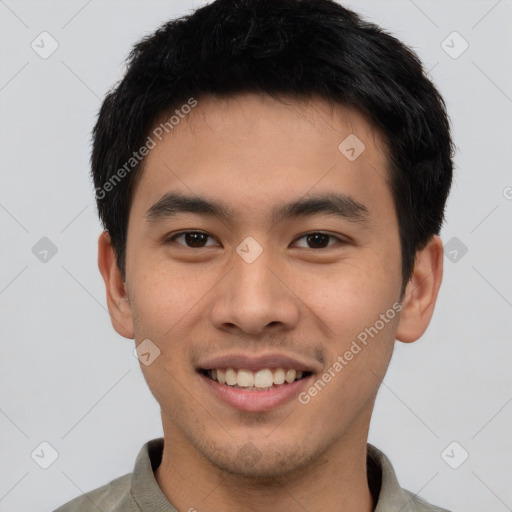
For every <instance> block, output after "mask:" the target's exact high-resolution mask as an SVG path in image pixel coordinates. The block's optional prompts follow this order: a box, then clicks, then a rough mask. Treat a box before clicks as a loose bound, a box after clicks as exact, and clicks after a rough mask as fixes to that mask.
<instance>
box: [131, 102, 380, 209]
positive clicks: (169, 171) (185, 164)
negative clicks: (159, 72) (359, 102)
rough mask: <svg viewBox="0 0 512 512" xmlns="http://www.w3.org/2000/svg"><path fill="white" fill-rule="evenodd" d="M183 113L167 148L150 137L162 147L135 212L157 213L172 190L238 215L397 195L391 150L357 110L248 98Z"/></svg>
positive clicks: (151, 160) (150, 161) (140, 187)
mask: <svg viewBox="0 0 512 512" xmlns="http://www.w3.org/2000/svg"><path fill="white" fill-rule="evenodd" d="M178 110H179V108H178ZM184 112H186V113H184ZM178 113H180V114H181V115H180V116H177V115H176V116H174V118H173V123H172V124H170V123H169V124H168V125H166V126H167V128H168V129H167V131H168V133H167V131H164V133H163V136H160V138H161V140H159V137H156V136H155V135H154V134H155V130H153V132H152V134H150V136H152V137H153V139H154V141H155V145H154V147H153V149H151V150H150V152H149V154H148V156H147V157H146V160H145V162H144V166H143V169H142V176H141V177H140V180H139V182H138V184H137V188H136V190H135V193H134V204H133V205H132V209H140V210H142V209H144V208H145V209H147V208H150V206H151V204H153V203H154V202H156V201H157V200H158V199H159V198H160V197H161V196H162V195H163V194H165V193H166V192H168V191H171V190H179V191H182V192H186V193H187V194H188V195H191V194H192V195H196V196H197V195H201V196H203V197H204V196H210V197H217V198H218V199H222V200H224V202H226V201H228V202H230V204H231V205H232V207H233V211H237V208H239V209H245V210H247V209H252V210H257V209H258V208H259V207H261V208H262V209H265V208H266V207H267V206H268V205H269V204H270V203H272V202H274V203H275V204H277V201H278V200H282V199H283V198H284V196H286V195H289V196H290V199H291V198H297V197H300V196H304V195H307V194H308V193H310V192H313V191H314V192H319V191H320V192H323V193H325V192H342V193H350V194H354V193H355V194H356V195H357V194H360V195H361V199H363V196H365V195H366V199H367V200H371V199H372V196H373V197H374V198H377V196H379V194H380V195H382V192H383V191H382V187H385V188H386V189H389V187H388V185H387V176H388V172H387V170H386V169H387V157H386V147H385V144H384V142H383V140H382V138H381V136H380V134H379V132H378V130H377V129H375V127H373V126H372V125H371V124H370V123H369V122H368V120H367V119H366V118H365V117H364V116H363V115H362V114H360V113H359V112H358V111H357V110H355V109H353V108H350V107H346V106H342V105H338V104H334V105H332V104H330V103H329V102H327V101H325V100H323V99H319V98H311V99H307V100H305V99H301V100H297V99H294V98H287V97H284V98H279V99H275V98H271V97H269V96H265V95H256V94H240V95H237V96H234V97H230V98H218V97H201V98H198V99H197V105H196V106H195V107H194V108H193V109H184V111H181V112H178ZM167 119H169V117H167ZM165 121H166V120H165V118H162V120H161V121H159V122H158V123H157V125H156V127H155V128H158V126H160V127H162V126H165ZM171 126H172V128H171ZM160 132H162V129H161V128H160V131H158V132H156V133H157V134H160ZM388 192H389V191H388ZM267 210H268V208H267Z"/></svg>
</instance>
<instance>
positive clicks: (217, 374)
mask: <svg viewBox="0 0 512 512" xmlns="http://www.w3.org/2000/svg"><path fill="white" fill-rule="evenodd" d="M209 374H210V376H211V378H212V379H213V380H217V381H219V382H220V383H221V384H227V385H228V386H240V387H243V388H252V387H255V388H259V389H265V388H271V387H272V386H273V385H279V384H284V382H285V381H286V382H288V383H290V382H293V381H294V380H297V379H301V378H302V375H303V373H302V372H301V371H297V370H294V369H290V370H286V369H284V368H272V369H270V368H265V369H262V370H258V371H257V372H253V371H252V370H246V369H243V368H240V369H234V368H226V369H224V368H215V369H213V370H210V371H209Z"/></svg>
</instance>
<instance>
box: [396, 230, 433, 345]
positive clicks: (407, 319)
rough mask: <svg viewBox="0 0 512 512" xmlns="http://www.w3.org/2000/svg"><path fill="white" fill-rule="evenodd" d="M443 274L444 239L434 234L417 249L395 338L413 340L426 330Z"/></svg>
mask: <svg viewBox="0 0 512 512" xmlns="http://www.w3.org/2000/svg"><path fill="white" fill-rule="evenodd" d="M442 278H443V242H442V240H441V239H440V238H439V236H437V235H434V236H433V237H432V238H431V240H430V241H429V242H428V244H427V245H426V247H425V248H424V249H422V250H420V251H418V252H417V253H416V262H415V265H414V271H413V274H412V276H411V279H410V281H409V283H408V284H407V288H406V290H405V295H404V299H403V301H402V312H401V314H400V321H399V323H398V329H397V333H396V339H397V340H399V341H402V342H404V343H410V342H413V341H416V340H417V339H418V338H420V337H421V335H422V334H423V333H424V332H425V331H426V329H427V327H428V324H429V323H430V320H431V318H432V314H433V313H434V307H435V304H436V300H437V295H438V292H439V287H440V286H441V281H442Z"/></svg>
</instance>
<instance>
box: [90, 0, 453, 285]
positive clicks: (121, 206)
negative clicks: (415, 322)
mask: <svg viewBox="0 0 512 512" xmlns="http://www.w3.org/2000/svg"><path fill="white" fill-rule="evenodd" d="M244 92H253V93H257V94H266V95H269V96H272V97H275V98H278V97H290V98H297V99H300V98H302V99H306V98H315V97H318V98H322V99H326V100H328V101H329V102H331V103H334V104H342V105H347V106H351V107H354V108H356V109H357V110H358V111H359V112H361V113H362V114H363V115H364V116H365V117H366V118H367V119H368V120H369V121H370V122H371V123H372V124H373V126H375V127H376V128H377V129H378V130H379V132H380V133H381V135H382V136H383V139H384V141H385V143H386V148H387V153H388V154H387V157H388V161H389V186H390V190H391V192H392V195H393V200H394V203H395V208H396V213H397V217H398V223H399V235H400V243H401V253H402V275H403V289H402V293H403V291H404V289H405V285H406V284H407V282H408V280H409V279H410V276H411V273H412V271H413V269H414V263H415V255H416V251H417V250H420V249H422V248H424V247H425V246H426V244H427V243H428V241H429V240H430V239H431V238H432V236H433V235H434V234H438V233H439V231H440V229H441V225H442V223H443V218H444V209H445V204H446V200H447V197H448V193H449V190H450V186H451V182H452V167H453V163H452V157H453V149H454V146H453V143H452V140H451V136H450V124H449V119H448V116H447V113H446V107H445V103H444V101H443V99H442V97H441V95H440V94H439V92H438V91H437V89H436V87H435V86H434V84H433V83H432V82H431V81H430V80H429V78H428V77H427V74H426V72H425V71H424V69H423V67H422V64H421V62H420V60H419V58H418V57H417V55H416V54H415V53H414V52H413V51H412V50H410V49H409V48H408V47H407V46H405V45H404V44H403V43H401V42H400V41H399V40H397V39H396V38H395V37H393V36H392V35H390V34H389V33H387V32H385V31H384V30H383V29H381V28H380V27H378V26H377V25H375V24H373V23H369V22H367V21H365V20H363V19H362V18H361V17H360V16H358V15H357V14H356V13H354V12H352V11H350V10H348V9H346V8H344V7H342V6H341V5H340V4H338V3H336V2H335V1H333V0H216V1H214V2H212V3H210V4H207V5H205V6H203V7H201V8H199V9H197V10H195V11H194V12H192V13H191V14H190V15H187V16H183V17H181V18H178V19H175V20H171V21H169V22H167V23H165V24H164V25H162V26H161V27H160V28H159V29H158V30H157V31H156V32H155V33H154V34H151V35H149V36H147V37H145V38H143V39H142V40H141V41H139V42H138V43H137V44H136V45H135V46H134V47H133V49H132V51H131V52H130V55H129V57H128V59H127V71H126V74H125V75H124V77H123V79H122V80H121V81H120V82H119V83H118V84H117V85H116V86H115V87H114V88H113V89H112V90H111V91H109V93H108V94H107V96H106V98H105V100H104V102H103V104H102V106H101V109H100V112H99V115H98V120H97V123H96V125H95V127H94V130H93V149H92V156H91V165H92V176H93V180H94V185H95V187H96V199H97V205H98V211H99V216H100V219H101V221H102V223H103V226H104V228H105V229H106V230H107V231H108V232H109V233H110V236H111V240H112V245H113V248H114V251H115V253H116V261H117V265H118V267H119V269H120V272H121V274H122V276H123V278H125V275H126V274H125V257H126V237H127V229H128V217H129V211H130V205H131V201H132V196H133V191H134V188H135V185H136V183H137V180H139V179H140V175H141V173H142V171H143V163H144V159H143V157H142V156H141V154H140V152H139V151H138V150H139V149H140V148H143V147H144V145H145V142H146V141H147V140H148V134H149V133H150V132H151V129H152V128H153V127H154V126H155V123H157V121H158V120H160V119H161V118H162V116H164V115H166V114H167V115H170V113H172V112H173V109H176V108H177V107H180V105H186V104H187V103H188V104H190V102H191V99H193V101H198V100H200V98H201V96H206V95H214V96H217V97H230V96H234V95H236V94H239V93H244ZM176 113H178V111H176ZM166 131H168V130H166ZM340 142H341V141H340ZM142 154H144V152H142ZM127 162H130V164H129V165H127ZM123 169H124V171H123Z"/></svg>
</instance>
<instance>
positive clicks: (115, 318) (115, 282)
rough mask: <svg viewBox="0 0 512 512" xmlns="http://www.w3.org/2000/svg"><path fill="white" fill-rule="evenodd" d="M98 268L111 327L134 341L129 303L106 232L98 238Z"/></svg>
mask: <svg viewBox="0 0 512 512" xmlns="http://www.w3.org/2000/svg"><path fill="white" fill-rule="evenodd" d="M98 268H99V270H100V273H101V275H102V277H103V281H104V282H105V289H106V294H107V306H108V311H109V313H110V319H111V321H112V326H113V327H114V329H115V330H116V331H117V332H118V333H119V334H120V335H121V336H123V337H124V338H129V339H134V331H133V317H132V311H131V306H130V301H129V300H128V295H127V293H126V288H125V284H124V282H123V278H122V276H121V272H120V270H119V267H118V266H117V261H116V255H115V251H114V248H113V247H112V242H111V240H110V234H109V233H108V231H103V232H102V233H101V235H100V236H99V238H98Z"/></svg>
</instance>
